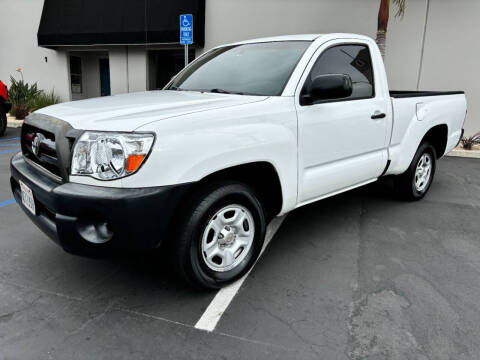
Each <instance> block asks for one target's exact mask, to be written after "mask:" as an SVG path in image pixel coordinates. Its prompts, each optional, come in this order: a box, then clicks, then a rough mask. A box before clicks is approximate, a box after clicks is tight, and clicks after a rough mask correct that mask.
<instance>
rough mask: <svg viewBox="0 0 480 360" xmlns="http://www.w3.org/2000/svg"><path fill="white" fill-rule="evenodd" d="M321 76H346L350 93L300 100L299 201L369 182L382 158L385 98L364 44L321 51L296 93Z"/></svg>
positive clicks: (384, 154)
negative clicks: (335, 97) (311, 101)
mask: <svg viewBox="0 0 480 360" xmlns="http://www.w3.org/2000/svg"><path fill="white" fill-rule="evenodd" d="M326 74H345V75H348V76H350V78H351V79H352V87H353V92H352V94H351V95H350V96H349V97H347V98H340V99H327V100H321V101H315V102H313V103H311V104H302V102H301V100H300V101H299V105H298V109H297V113H298V144H299V145H298V147H299V189H298V191H299V192H298V203H299V204H305V203H308V202H312V201H315V200H317V199H319V198H322V197H327V196H329V195H333V194H335V193H336V192H341V191H343V190H347V189H349V188H353V187H356V186H358V185H361V184H363V183H367V182H369V181H373V180H375V179H376V178H378V177H379V176H380V175H381V173H382V172H383V170H384V168H385V166H386V162H387V114H389V112H388V109H387V104H388V100H387V99H386V97H385V95H382V94H380V93H382V91H376V88H375V80H374V79H375V73H374V66H373V64H372V58H371V54H370V48H369V46H368V44H363V43H351V44H349V43H339V44H335V45H332V46H330V47H328V48H326V49H325V50H324V51H321V53H320V54H319V55H318V57H317V58H316V60H315V62H314V65H313V67H311V70H310V71H309V73H308V76H307V77H306V78H305V79H304V83H303V86H302V90H301V91H302V93H301V94H303V93H305V92H308V87H309V85H310V84H311V81H312V79H314V78H315V77H317V76H319V75H326ZM301 94H300V95H301Z"/></svg>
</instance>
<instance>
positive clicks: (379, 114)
mask: <svg viewBox="0 0 480 360" xmlns="http://www.w3.org/2000/svg"><path fill="white" fill-rule="evenodd" d="M386 116H387V115H386V114H385V113H382V112H380V111H375V113H374V114H373V115H372V117H371V118H372V120H377V119H384V118H385V117H386Z"/></svg>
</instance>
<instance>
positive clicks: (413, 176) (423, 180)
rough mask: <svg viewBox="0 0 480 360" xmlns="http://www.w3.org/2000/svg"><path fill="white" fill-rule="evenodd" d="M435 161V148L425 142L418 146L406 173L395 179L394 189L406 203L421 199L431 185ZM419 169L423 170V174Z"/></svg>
mask: <svg viewBox="0 0 480 360" xmlns="http://www.w3.org/2000/svg"><path fill="white" fill-rule="evenodd" d="M436 161H437V153H436V151H435V148H434V147H433V146H432V145H431V144H429V143H427V142H424V143H422V144H420V146H419V147H418V150H417V152H416V153H415V156H414V157H413V160H412V162H411V163H410V166H409V167H408V169H407V171H405V172H404V173H403V174H402V175H399V176H397V178H396V179H395V185H396V189H397V190H398V193H399V195H400V196H401V198H403V199H404V200H407V201H417V200H421V199H423V197H424V196H425V194H426V193H427V192H428V190H429V189H430V186H431V185H432V182H433V178H434V176H435V169H436ZM417 167H418V168H419V170H418V172H417ZM420 167H422V168H423V170H422V171H423V172H421V170H420Z"/></svg>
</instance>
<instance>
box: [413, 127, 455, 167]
mask: <svg viewBox="0 0 480 360" xmlns="http://www.w3.org/2000/svg"><path fill="white" fill-rule="evenodd" d="M424 142H428V143H430V144H432V146H433V147H434V148H435V152H436V153H437V159H439V158H441V157H442V156H443V155H444V154H445V150H446V148H447V142H448V125H447V124H439V125H435V126H434V127H432V128H431V129H430V130H428V131H427V133H426V134H425V136H424V137H423V138H422V140H421V141H420V144H419V145H418V146H420V145H421V144H422V143H424Z"/></svg>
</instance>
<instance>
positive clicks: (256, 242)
mask: <svg viewBox="0 0 480 360" xmlns="http://www.w3.org/2000/svg"><path fill="white" fill-rule="evenodd" d="M183 213H184V214H186V215H185V216H184V218H183V219H182V220H180V221H179V222H177V223H176V224H177V225H175V226H174V227H177V228H178V231H175V230H174V231H173V234H174V238H173V239H174V242H173V243H171V244H170V249H171V251H172V252H173V253H174V258H173V259H172V260H173V262H174V264H173V265H174V267H175V268H176V270H177V273H178V274H179V275H180V276H181V277H182V278H183V279H185V280H186V281H187V282H189V283H190V284H192V285H194V286H195V287H200V288H206V289H218V288H221V287H223V286H225V285H227V284H229V283H231V282H233V281H235V280H237V279H238V278H240V277H242V276H243V275H244V274H245V273H246V272H247V271H248V270H250V269H251V267H252V266H253V264H254V263H255V261H256V259H257V258H258V256H259V254H260V251H261V249H262V246H263V243H264V240H265V229H266V223H265V215H264V210H263V207H262V204H261V203H260V201H259V200H258V197H257V195H256V194H255V193H254V191H253V190H252V189H251V188H250V187H248V186H247V185H244V184H242V183H238V182H222V183H216V184H211V185H209V186H207V187H204V188H203V189H201V190H199V191H197V192H196V193H195V195H194V196H193V200H192V201H191V203H190V204H189V205H187V207H186V208H185V211H184V212H183ZM242 217H243V220H242V221H241V220H240V219H242ZM234 220H235V221H234ZM207 251H208V252H209V253H208V255H207ZM212 254H217V255H212Z"/></svg>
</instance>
